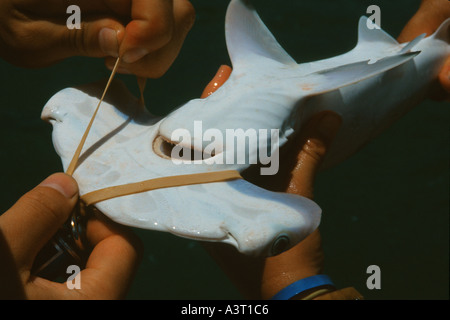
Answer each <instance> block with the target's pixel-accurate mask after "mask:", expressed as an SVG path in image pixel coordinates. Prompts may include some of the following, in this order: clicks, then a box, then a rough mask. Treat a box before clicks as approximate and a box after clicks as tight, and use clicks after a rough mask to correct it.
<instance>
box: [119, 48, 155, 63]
mask: <svg viewBox="0 0 450 320" xmlns="http://www.w3.org/2000/svg"><path fill="white" fill-rule="evenodd" d="M148 53H149V52H148V51H147V49H144V48H136V49H131V50H130V51H127V52H125V53H124V55H123V57H122V61H123V62H125V63H134V62H136V61H138V60H139V59H141V58H143V57H144V56H146V55H147V54H148Z"/></svg>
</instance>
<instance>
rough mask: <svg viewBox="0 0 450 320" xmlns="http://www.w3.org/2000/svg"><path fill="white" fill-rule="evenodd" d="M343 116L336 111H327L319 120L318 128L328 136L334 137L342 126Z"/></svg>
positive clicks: (322, 133)
mask: <svg viewBox="0 0 450 320" xmlns="http://www.w3.org/2000/svg"><path fill="white" fill-rule="evenodd" d="M341 123H342V118H341V117H340V116H339V115H338V114H337V113H335V112H326V113H325V115H324V116H323V117H322V118H321V119H320V120H319V123H318V124H317V130H318V131H319V133H320V134H321V135H323V136H324V137H326V138H332V137H333V136H334V135H335V134H336V132H337V130H338V129H339V127H340V126H341Z"/></svg>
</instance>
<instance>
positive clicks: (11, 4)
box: [0, 0, 195, 78]
mask: <svg viewBox="0 0 450 320" xmlns="http://www.w3.org/2000/svg"><path fill="white" fill-rule="evenodd" d="M71 4H75V5H78V6H79V7H80V9H81V21H82V22H81V29H73V30H69V29H68V28H67V26H66V20H67V18H68V17H69V15H68V14H67V13H66V10H67V6H68V4H67V3H66V2H63V1H53V0H46V1H37V0H2V1H1V2H0V47H1V51H0V56H1V57H2V58H3V59H5V60H6V61H8V62H10V63H12V64H15V65H18V66H22V67H44V66H48V65H51V64H53V63H55V62H57V61H59V60H62V59H65V58H68V57H71V56H89V57H107V58H106V65H107V66H108V67H110V68H112V66H113V65H114V60H115V58H117V57H118V56H119V55H120V57H121V58H122V59H121V62H122V63H121V68H120V69H119V70H118V72H121V73H132V74H135V75H137V76H140V77H146V78H157V77H160V76H162V75H163V74H164V73H165V72H166V71H167V69H168V68H169V67H170V65H171V64H172V63H173V61H174V60H175V58H176V56H177V55H178V53H179V50H180V48H181V46H182V44H183V42H184V39H185V37H186V35H187V33H188V32H189V30H190V28H191V27H192V25H193V22H194V19H195V13H194V9H193V7H192V5H191V4H190V2H189V1H188V0H106V1H91V0H77V1H72V2H71Z"/></svg>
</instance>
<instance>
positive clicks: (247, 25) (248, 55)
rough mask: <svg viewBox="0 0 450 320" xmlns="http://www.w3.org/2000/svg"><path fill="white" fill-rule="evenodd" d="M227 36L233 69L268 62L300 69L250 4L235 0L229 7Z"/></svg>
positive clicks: (242, 0)
mask: <svg viewBox="0 0 450 320" xmlns="http://www.w3.org/2000/svg"><path fill="white" fill-rule="evenodd" d="M225 36H226V41H227V47H228V53H229V55H230V59H231V62H232V64H233V69H236V68H239V67H240V66H243V65H248V64H253V63H254V62H255V61H258V60H260V59H264V58H265V59H268V60H269V61H270V60H273V61H276V62H279V63H282V64H286V65H297V63H296V62H295V60H294V59H292V57H291V56H290V55H289V54H288V53H287V52H286V51H285V50H284V49H283V48H282V47H281V45H280V44H279V43H278V41H277V40H276V39H275V37H274V36H273V35H272V33H271V32H270V31H269V29H268V28H267V27H266V25H265V24H264V23H263V22H262V20H261V18H260V17H259V15H258V14H257V13H256V11H255V9H254V8H253V7H252V6H251V4H250V2H249V1H248V0H232V1H231V2H230V4H229V6H228V10H227V15H226V23H225Z"/></svg>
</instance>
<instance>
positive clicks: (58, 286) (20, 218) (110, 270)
mask: <svg viewBox="0 0 450 320" xmlns="http://www.w3.org/2000/svg"><path fill="white" fill-rule="evenodd" d="M77 201H78V186H77V184H76V182H75V180H73V179H72V178H71V177H69V176H68V175H66V174H62V173H57V174H54V175H51V176H50V177H48V178H47V179H45V180H44V181H43V182H42V183H41V184H40V185H38V186H37V187H36V188H34V189H33V190H31V191H30V192H28V193H27V194H25V195H24V196H23V197H22V198H21V199H19V201H17V203H16V204H15V205H14V206H13V207H11V208H10V209H9V210H8V211H6V212H5V213H4V214H3V215H1V216H0V255H1V257H2V263H1V264H0V283H2V286H1V287H0V297H1V298H2V299H22V298H27V299H117V298H123V297H124V295H125V294H126V292H127V290H128V286H129V284H130V282H131V280H132V278H133V275H134V272H135V269H136V266H137V265H138V263H139V261H140V255H141V253H140V252H141V249H140V248H141V246H140V242H139V240H138V239H137V238H136V237H134V236H132V235H130V234H129V233H128V231H126V230H125V229H120V227H119V226H116V225H114V224H111V223H105V222H104V221H102V220H101V218H97V219H93V220H90V221H89V222H88V225H87V236H88V241H89V242H90V244H91V245H92V246H93V248H94V249H93V250H92V252H91V254H90V256H89V258H88V261H87V264H86V268H85V269H83V270H82V271H81V272H80V285H81V288H80V289H72V290H70V289H68V287H67V285H66V284H65V283H57V282H52V281H49V280H46V279H43V278H39V277H35V276H32V275H31V272H30V270H31V267H32V265H33V262H34V259H35V257H36V255H37V254H38V253H39V251H40V250H41V249H42V247H43V246H44V245H45V244H46V243H47V242H48V241H49V240H50V238H51V237H52V236H53V235H54V234H55V233H56V231H57V230H58V229H59V228H60V227H61V226H62V224H63V223H64V222H65V221H66V220H67V219H68V218H69V215H70V214H71V213H72V210H73V209H74V207H75V205H76V203H77Z"/></svg>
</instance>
